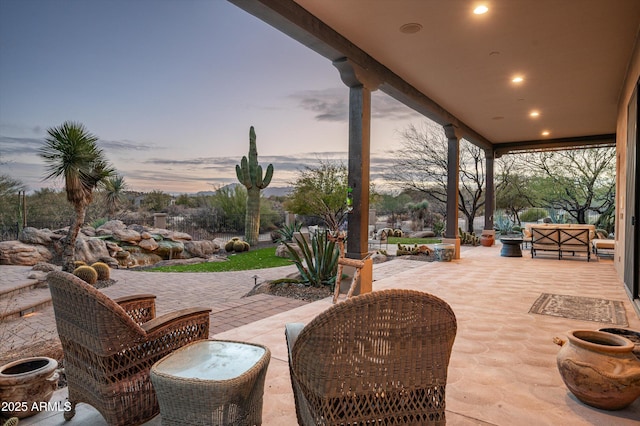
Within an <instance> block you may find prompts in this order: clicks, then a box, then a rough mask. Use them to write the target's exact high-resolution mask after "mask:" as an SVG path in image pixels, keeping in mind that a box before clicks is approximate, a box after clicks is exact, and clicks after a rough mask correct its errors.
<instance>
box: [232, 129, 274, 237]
mask: <svg viewBox="0 0 640 426" xmlns="http://www.w3.org/2000/svg"><path fill="white" fill-rule="evenodd" d="M236 176H237V177H238V180H239V181H240V183H241V184H243V185H244V186H245V187H246V188H247V213H246V216H245V220H244V239H245V241H246V242H248V243H249V245H251V246H253V245H255V244H257V242H258V232H259V230H260V191H261V190H262V189H264V188H266V187H267V186H269V183H271V178H272V177H273V164H269V166H267V171H266V173H265V174H264V179H263V177H262V166H260V165H259V164H258V149H257V148H256V132H255V130H253V126H251V128H250V129H249V158H248V159H247V157H242V160H241V161H240V164H239V165H236Z"/></svg>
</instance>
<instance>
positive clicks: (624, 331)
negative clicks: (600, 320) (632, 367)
mask: <svg viewBox="0 0 640 426" xmlns="http://www.w3.org/2000/svg"><path fill="white" fill-rule="evenodd" d="M598 331H604V332H605V333H611V334H616V335H618V336H622V337H626V338H627V339H629V340H631V341H632V342H633V344H634V346H635V347H634V349H633V353H634V354H635V356H637V357H638V358H639V359H640V331H635V330H629V329H628V328H616V327H613V328H612V327H607V328H601V329H600V330H598Z"/></svg>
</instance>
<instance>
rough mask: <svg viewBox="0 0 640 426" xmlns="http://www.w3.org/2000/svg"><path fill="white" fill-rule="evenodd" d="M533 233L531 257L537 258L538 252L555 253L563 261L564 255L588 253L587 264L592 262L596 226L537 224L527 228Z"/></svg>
mask: <svg viewBox="0 0 640 426" xmlns="http://www.w3.org/2000/svg"><path fill="white" fill-rule="evenodd" d="M527 229H530V233H531V236H530V238H531V257H535V256H536V255H537V254H538V251H554V252H557V253H558V259H562V255H563V253H571V254H572V255H575V254H576V253H586V255H587V262H588V261H589V260H591V249H592V248H591V241H593V239H594V238H595V235H596V227H595V225H584V224H574V223H563V224H560V223H549V224H537V225H531V226H530V227H525V237H526V236H527Z"/></svg>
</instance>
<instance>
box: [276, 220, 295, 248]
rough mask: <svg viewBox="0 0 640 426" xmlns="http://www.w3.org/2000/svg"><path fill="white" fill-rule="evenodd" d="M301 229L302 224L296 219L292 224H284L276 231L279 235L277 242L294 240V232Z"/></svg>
mask: <svg viewBox="0 0 640 426" xmlns="http://www.w3.org/2000/svg"><path fill="white" fill-rule="evenodd" d="M300 229H302V224H301V223H299V222H296V221H294V222H293V223H292V224H290V225H287V224H285V225H282V228H280V229H278V230H277V231H276V233H277V234H278V235H279V237H278V239H277V241H275V242H280V243H283V242H285V241H293V234H294V233H296V232H300Z"/></svg>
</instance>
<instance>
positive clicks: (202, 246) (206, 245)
mask: <svg viewBox="0 0 640 426" xmlns="http://www.w3.org/2000/svg"><path fill="white" fill-rule="evenodd" d="M184 249H185V250H186V251H187V252H189V254H191V255H192V256H195V257H202V258H203V259H207V258H208V257H210V256H211V255H212V254H214V253H217V252H218V250H220V246H218V245H217V244H216V243H215V242H214V241H211V240H201V241H185V242H184Z"/></svg>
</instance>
